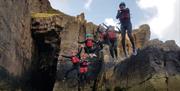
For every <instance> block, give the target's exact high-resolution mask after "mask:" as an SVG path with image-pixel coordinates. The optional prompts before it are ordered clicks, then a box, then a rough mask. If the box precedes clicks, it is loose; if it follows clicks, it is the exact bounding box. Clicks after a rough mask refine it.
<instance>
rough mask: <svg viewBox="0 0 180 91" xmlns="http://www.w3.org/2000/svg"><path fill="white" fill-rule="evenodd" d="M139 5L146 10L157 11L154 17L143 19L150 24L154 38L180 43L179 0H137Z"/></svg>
mask: <svg viewBox="0 0 180 91" xmlns="http://www.w3.org/2000/svg"><path fill="white" fill-rule="evenodd" d="M137 5H138V6H139V7H140V8H141V9H142V10H143V11H145V12H153V11H156V13H154V15H153V17H149V18H147V20H145V21H142V23H147V24H149V25H150V27H151V32H152V36H151V37H152V38H159V39H161V40H163V41H165V40H175V41H176V42H177V43H178V44H179V45H180V32H179V31H180V28H179V27H178V26H179V24H177V23H179V22H177V21H180V20H179V16H178V12H179V11H180V10H179V8H178V6H179V5H180V4H179V0H137Z"/></svg>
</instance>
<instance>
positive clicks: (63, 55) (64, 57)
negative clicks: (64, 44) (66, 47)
mask: <svg viewBox="0 0 180 91" xmlns="http://www.w3.org/2000/svg"><path fill="white" fill-rule="evenodd" d="M61 56H62V57H64V58H71V57H72V56H66V55H61Z"/></svg>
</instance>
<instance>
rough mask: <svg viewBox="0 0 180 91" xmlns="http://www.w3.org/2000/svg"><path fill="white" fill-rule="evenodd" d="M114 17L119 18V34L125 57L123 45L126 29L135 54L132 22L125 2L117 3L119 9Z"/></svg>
mask: <svg viewBox="0 0 180 91" xmlns="http://www.w3.org/2000/svg"><path fill="white" fill-rule="evenodd" d="M116 19H119V21H120V23H121V35H122V46H123V51H124V54H125V56H126V57H127V56H128V55H127V52H126V46H125V44H126V43H125V36H126V30H127V33H128V37H129V39H130V41H131V44H132V48H133V55H136V54H137V51H136V47H135V43H134V38H133V36H132V24H131V19H130V10H129V8H126V4H125V3H124V2H121V3H120V4H119V10H118V12H117V15H116Z"/></svg>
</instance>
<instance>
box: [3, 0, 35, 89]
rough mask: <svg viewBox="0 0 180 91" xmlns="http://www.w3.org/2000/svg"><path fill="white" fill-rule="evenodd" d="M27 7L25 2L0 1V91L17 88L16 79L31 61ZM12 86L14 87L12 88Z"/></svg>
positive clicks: (30, 39)
mask: <svg viewBox="0 0 180 91" xmlns="http://www.w3.org/2000/svg"><path fill="white" fill-rule="evenodd" d="M27 6H28V3H27V1H26V0H23V1H22V0H16V1H14V0H1V1H0V71H1V72H0V79H1V80H0V90H8V89H9V91H10V90H11V89H15V88H19V87H18V86H15V85H17V84H18V83H19V81H17V79H19V78H21V77H22V75H23V73H24V72H25V71H26V70H27V69H28V68H29V66H30V62H31V60H32V51H33V49H32V47H33V44H32V38H31V31H30V25H31V24H30V13H29V10H28V8H25V7H27ZM22 7H23V8H22ZM1 77H2V78H1ZM8 79H11V80H8ZM3 81H4V82H3ZM14 84H15V85H14ZM12 85H14V86H15V87H14V88H12V87H11V86H12ZM10 87H11V88H10Z"/></svg>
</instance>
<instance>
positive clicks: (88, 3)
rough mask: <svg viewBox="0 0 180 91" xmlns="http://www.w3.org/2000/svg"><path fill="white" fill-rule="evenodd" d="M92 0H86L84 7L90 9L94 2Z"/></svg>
mask: <svg viewBox="0 0 180 91" xmlns="http://www.w3.org/2000/svg"><path fill="white" fill-rule="evenodd" d="M92 1H93V0H85V5H84V8H85V9H90V6H91V4H92Z"/></svg>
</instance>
